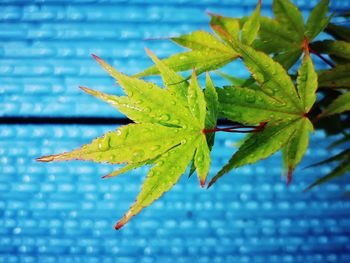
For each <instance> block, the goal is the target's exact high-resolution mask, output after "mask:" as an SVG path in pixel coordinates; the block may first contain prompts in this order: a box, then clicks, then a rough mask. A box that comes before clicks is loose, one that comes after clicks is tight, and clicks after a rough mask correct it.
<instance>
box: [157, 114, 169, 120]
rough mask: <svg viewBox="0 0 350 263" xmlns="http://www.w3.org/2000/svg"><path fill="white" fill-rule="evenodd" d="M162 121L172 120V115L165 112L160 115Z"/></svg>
mask: <svg viewBox="0 0 350 263" xmlns="http://www.w3.org/2000/svg"><path fill="white" fill-rule="evenodd" d="M159 120H160V121H168V120H170V115H169V114H163V115H161V116H160V117H159Z"/></svg>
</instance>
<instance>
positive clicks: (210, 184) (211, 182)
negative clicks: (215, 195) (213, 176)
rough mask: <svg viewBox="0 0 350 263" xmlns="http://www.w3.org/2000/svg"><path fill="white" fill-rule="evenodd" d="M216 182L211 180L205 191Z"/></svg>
mask: <svg viewBox="0 0 350 263" xmlns="http://www.w3.org/2000/svg"><path fill="white" fill-rule="evenodd" d="M215 181H216V180H211V181H210V182H209V184H208V186H207V189H209V188H210V187H211V186H212V185H213V184H214V183H215Z"/></svg>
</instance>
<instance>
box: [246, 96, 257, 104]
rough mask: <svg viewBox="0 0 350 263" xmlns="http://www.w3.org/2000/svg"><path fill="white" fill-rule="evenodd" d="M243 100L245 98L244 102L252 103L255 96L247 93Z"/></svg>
mask: <svg viewBox="0 0 350 263" xmlns="http://www.w3.org/2000/svg"><path fill="white" fill-rule="evenodd" d="M245 100H246V102H248V103H253V102H255V100H256V98H255V96H254V95H253V94H249V95H247V96H246V97H245Z"/></svg>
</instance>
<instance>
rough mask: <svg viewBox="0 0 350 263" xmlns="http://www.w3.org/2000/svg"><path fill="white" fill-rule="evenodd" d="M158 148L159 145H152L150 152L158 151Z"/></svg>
mask: <svg viewBox="0 0 350 263" xmlns="http://www.w3.org/2000/svg"><path fill="white" fill-rule="evenodd" d="M159 148H160V145H154V146H152V147H151V148H150V150H151V151H153V152H154V151H156V150H158V149H159Z"/></svg>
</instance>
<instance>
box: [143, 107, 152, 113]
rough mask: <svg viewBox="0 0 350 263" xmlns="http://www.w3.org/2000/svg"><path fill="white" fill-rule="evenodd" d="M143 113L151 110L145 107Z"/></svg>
mask: <svg viewBox="0 0 350 263" xmlns="http://www.w3.org/2000/svg"><path fill="white" fill-rule="evenodd" d="M143 111H144V112H151V109H150V108H149V107H146V108H144V109H143Z"/></svg>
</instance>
